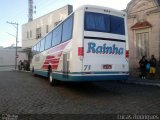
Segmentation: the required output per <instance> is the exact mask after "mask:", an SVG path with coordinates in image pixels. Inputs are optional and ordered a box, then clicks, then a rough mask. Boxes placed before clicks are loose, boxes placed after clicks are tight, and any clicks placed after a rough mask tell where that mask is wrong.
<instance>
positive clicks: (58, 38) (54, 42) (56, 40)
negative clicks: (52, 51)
mask: <svg viewBox="0 0 160 120" xmlns="http://www.w3.org/2000/svg"><path fill="white" fill-rule="evenodd" d="M52 34H53V37H52V46H55V45H58V44H59V43H60V42H61V35H62V25H60V26H58V27H57V28H56V29H54V30H53V32H52Z"/></svg>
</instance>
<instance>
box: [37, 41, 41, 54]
mask: <svg viewBox="0 0 160 120" xmlns="http://www.w3.org/2000/svg"><path fill="white" fill-rule="evenodd" d="M39 50H40V42H39V43H38V44H37V47H36V51H37V53H39Z"/></svg>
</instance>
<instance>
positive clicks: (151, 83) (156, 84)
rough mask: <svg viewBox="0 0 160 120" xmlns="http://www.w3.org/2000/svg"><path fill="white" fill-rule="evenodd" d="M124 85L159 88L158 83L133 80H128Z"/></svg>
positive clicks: (159, 83)
mask: <svg viewBox="0 0 160 120" xmlns="http://www.w3.org/2000/svg"><path fill="white" fill-rule="evenodd" d="M126 83H129V84H137V85H145V86H154V87H160V82H158V83H157V82H148V81H143V82H142V81H134V80H128V81H126Z"/></svg>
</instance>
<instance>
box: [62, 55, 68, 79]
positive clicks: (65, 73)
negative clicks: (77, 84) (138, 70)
mask: <svg viewBox="0 0 160 120" xmlns="http://www.w3.org/2000/svg"><path fill="white" fill-rule="evenodd" d="M68 72H69V62H68V54H67V53H64V54H63V77H68Z"/></svg>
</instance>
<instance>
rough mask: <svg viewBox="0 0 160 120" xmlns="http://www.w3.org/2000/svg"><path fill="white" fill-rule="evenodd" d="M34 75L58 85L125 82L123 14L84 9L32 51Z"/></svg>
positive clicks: (102, 8)
mask: <svg viewBox="0 0 160 120" xmlns="http://www.w3.org/2000/svg"><path fill="white" fill-rule="evenodd" d="M32 52H33V59H32V63H31V70H32V72H33V74H38V75H42V76H45V77H48V78H49V81H50V83H51V84H52V85H54V84H55V80H60V81H77V82H80V81H105V80H127V78H128V76H129V62H128V55H129V49H128V33H127V19H126V13H125V12H123V11H118V10H114V9H111V8H107V7H100V6H92V5H85V6H82V7H80V8H79V9H77V10H76V11H75V12H73V13H72V14H70V15H69V16H68V17H67V18H66V19H65V20H64V21H62V22H61V23H59V24H58V25H57V26H56V27H55V28H53V30H52V31H51V32H49V33H48V34H47V35H46V36H45V37H44V38H42V39H41V40H39V41H38V42H37V43H36V44H35V45H34V46H33V47H32Z"/></svg>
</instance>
